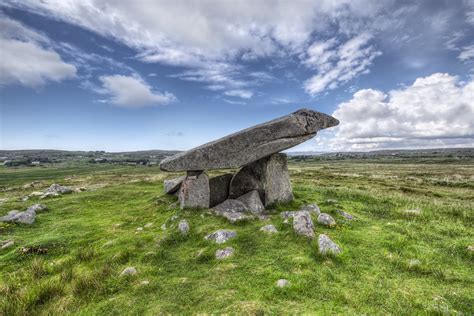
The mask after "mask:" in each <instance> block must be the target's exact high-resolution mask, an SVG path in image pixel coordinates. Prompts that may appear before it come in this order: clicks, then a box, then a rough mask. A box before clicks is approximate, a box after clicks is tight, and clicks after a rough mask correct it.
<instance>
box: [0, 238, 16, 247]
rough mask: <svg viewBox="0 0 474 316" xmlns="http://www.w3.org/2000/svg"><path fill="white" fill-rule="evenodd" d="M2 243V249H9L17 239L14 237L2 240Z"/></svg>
mask: <svg viewBox="0 0 474 316" xmlns="http://www.w3.org/2000/svg"><path fill="white" fill-rule="evenodd" d="M0 244H1V245H2V247H1V249H7V248H10V247H11V246H13V245H14V244H15V241H14V240H13V239H10V240H5V241H2V242H0Z"/></svg>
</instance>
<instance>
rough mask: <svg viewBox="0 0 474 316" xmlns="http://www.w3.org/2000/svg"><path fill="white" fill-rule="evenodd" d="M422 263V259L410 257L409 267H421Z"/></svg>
mask: <svg viewBox="0 0 474 316" xmlns="http://www.w3.org/2000/svg"><path fill="white" fill-rule="evenodd" d="M420 265H421V261H420V260H418V259H410V260H409V261H408V268H410V269H413V268H416V267H419V266H420Z"/></svg>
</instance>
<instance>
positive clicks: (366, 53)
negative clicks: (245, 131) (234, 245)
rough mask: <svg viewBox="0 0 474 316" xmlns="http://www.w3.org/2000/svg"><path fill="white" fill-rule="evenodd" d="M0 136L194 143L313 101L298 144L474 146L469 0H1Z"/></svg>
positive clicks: (129, 146)
mask: <svg viewBox="0 0 474 316" xmlns="http://www.w3.org/2000/svg"><path fill="white" fill-rule="evenodd" d="M0 11H1V12H0V106H1V109H0V115H1V118H0V133H1V134H0V148H1V149H32V148H51V149H70V150H107V151H126V150H146V149H180V150H183V149H189V148H191V147H194V146H197V145H199V144H202V143H204V142H207V141H211V140H213V139H215V138H218V137H221V136H224V135H226V134H228V133H231V132H235V131H237V130H240V129H242V128H246V127H249V126H251V125H254V124H258V123H261V122H263V121H266V120H270V119H273V118H276V117H278V116H281V115H285V114H288V113H291V112H293V111H295V110H297V109H299V108H302V107H306V108H311V109H314V110H317V111H321V112H325V113H328V114H332V115H334V116H335V117H337V118H338V119H339V120H340V121H341V124H340V126H339V127H337V128H333V129H331V130H327V131H324V132H321V133H320V134H319V135H318V136H317V137H316V138H315V139H313V140H310V141H308V142H306V143H304V144H302V145H300V146H298V147H296V148H294V149H293V150H298V151H299V150H317V151H319V150H323V151H331V150H372V149H385V148H426V147H473V146H474V101H473V100H474V1H462V0H454V1H453V0H451V1H449V0H447V1H434V0H429V1H428V0H426V1H417V2H413V1H394V0H393V1H383V0H382V1H368V0H366V1H349V0H340V1H339V0H338V1H244V0H242V1H232V2H231V1H189V0H188V1H144V0H142V1H118V2H117V1H108V0H101V1H99V0H87V1H86V0H84V1H68V0H63V1H59V0H58V1H47V0H45V1H33V0H32V1H29V0H26V1H10V0H6V1H3V2H2V3H1V4H0Z"/></svg>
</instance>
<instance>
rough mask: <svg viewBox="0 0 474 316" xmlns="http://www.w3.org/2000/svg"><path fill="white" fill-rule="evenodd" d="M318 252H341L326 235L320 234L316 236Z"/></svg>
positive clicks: (325, 253)
mask: <svg viewBox="0 0 474 316" xmlns="http://www.w3.org/2000/svg"><path fill="white" fill-rule="evenodd" d="M318 246H319V253H320V254H322V255H327V254H333V255H337V254H340V253H341V248H340V247H339V246H338V245H337V244H336V243H334V242H333V241H332V240H331V239H330V238H329V237H328V236H326V235H324V234H320V235H319V237H318Z"/></svg>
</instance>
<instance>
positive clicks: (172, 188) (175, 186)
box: [163, 176, 186, 194]
mask: <svg viewBox="0 0 474 316" xmlns="http://www.w3.org/2000/svg"><path fill="white" fill-rule="evenodd" d="M184 179H186V176H181V177H177V178H173V179H168V180H165V181H163V187H164V189H165V193H166V194H173V193H175V192H177V191H178V190H179V188H180V187H181V183H182V182H183V181H184Z"/></svg>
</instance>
